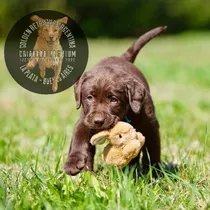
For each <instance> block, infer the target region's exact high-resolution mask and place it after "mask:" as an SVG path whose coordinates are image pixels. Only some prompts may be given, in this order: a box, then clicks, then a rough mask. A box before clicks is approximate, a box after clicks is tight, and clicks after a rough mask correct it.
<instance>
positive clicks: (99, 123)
mask: <svg viewBox="0 0 210 210" xmlns="http://www.w3.org/2000/svg"><path fill="white" fill-rule="evenodd" d="M104 120H105V119H104V118H103V117H102V116H97V117H95V118H94V124H95V125H97V126H102V125H103V124H104Z"/></svg>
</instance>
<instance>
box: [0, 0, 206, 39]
mask: <svg viewBox="0 0 210 210" xmlns="http://www.w3.org/2000/svg"><path fill="white" fill-rule="evenodd" d="M37 2H38V1H37V0H30V1H28V0H0V19H1V22H0V34H1V36H5V35H6V34H7V33H8V32H9V30H10V28H11V27H12V25H14V23H15V22H16V21H17V20H19V19H20V18H21V17H23V16H24V15H26V14H28V13H29V12H32V11H36V10H41V9H51V10H57V11H60V12H63V13H65V14H67V15H69V16H70V17H72V18H73V19H75V20H76V21H77V22H78V23H79V24H80V26H81V28H82V29H83V30H84V32H85V34H86V35H87V36H88V37H99V36H112V37H126V36H138V35H139V34H140V33H142V32H144V31H147V30H149V29H151V28H153V27H156V26H159V25H168V26H169V28H168V30H167V32H168V33H178V32H182V31H185V30H209V29H210V0H148V1H145V0H106V1H100V0H83V1H78V0H59V1H52V0H45V1H42V2H40V1H39V2H38V3H37Z"/></svg>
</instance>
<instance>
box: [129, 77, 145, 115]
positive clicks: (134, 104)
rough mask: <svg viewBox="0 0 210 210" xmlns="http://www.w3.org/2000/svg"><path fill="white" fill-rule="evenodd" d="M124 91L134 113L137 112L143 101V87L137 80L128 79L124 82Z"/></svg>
mask: <svg viewBox="0 0 210 210" xmlns="http://www.w3.org/2000/svg"><path fill="white" fill-rule="evenodd" d="M126 93H127V97H128V100H129V104H130V107H131V109H132V110H133V112H134V113H135V114H139V113H140V110H141V107H142V105H143V103H144V98H145V94H146V90H145V87H144V86H143V85H142V84H140V82H138V81H137V80H135V79H133V80H132V79H130V80H129V81H127V84H126Z"/></svg>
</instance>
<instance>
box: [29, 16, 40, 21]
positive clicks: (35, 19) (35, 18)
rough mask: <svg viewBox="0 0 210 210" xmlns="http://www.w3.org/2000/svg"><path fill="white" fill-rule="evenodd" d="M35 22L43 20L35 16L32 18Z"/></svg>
mask: <svg viewBox="0 0 210 210" xmlns="http://www.w3.org/2000/svg"><path fill="white" fill-rule="evenodd" d="M30 19H31V20H32V21H33V22H37V21H40V20H43V19H42V18H40V17H39V16H37V15H33V16H31V18H30Z"/></svg>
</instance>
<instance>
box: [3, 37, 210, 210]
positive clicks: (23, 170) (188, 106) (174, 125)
mask: <svg viewBox="0 0 210 210" xmlns="http://www.w3.org/2000/svg"><path fill="white" fill-rule="evenodd" d="M132 41H134V39H125V40H108V39H98V40H90V41H89V48H90V57H89V63H88V67H87V69H89V68H91V67H92V66H93V65H94V64H95V63H97V62H98V61H99V60H100V59H102V58H104V57H105V56H110V55H121V54H122V53H123V52H124V50H125V49H127V48H128V47H129V45H130V44H131V43H132ZM209 49H210V39H209V34H184V35H180V36H172V37H171V36H169V37H160V38H158V39H155V40H153V41H151V43H149V44H148V45H147V46H145V48H144V49H143V50H142V52H141V53H140V54H139V56H138V57H137V59H136V62H135V64H136V65H137V66H138V67H139V68H140V69H142V71H143V72H144V74H145V75H146V77H147V78H148V81H149V83H150V86H151V93H152V96H153V99H154V102H155V105H156V111H157V115H158V119H159V121H160V126H161V137H162V160H163V161H164V162H165V165H163V170H162V173H163V175H162V177H159V178H158V179H153V178H152V177H151V176H150V175H151V173H150V174H148V175H147V176H142V177H140V179H139V180H138V181H137V182H135V180H134V179H133V178H132V175H129V174H128V173H124V174H122V172H121V171H119V170H117V169H115V168H112V167H107V166H106V165H105V164H104V163H103V162H102V159H101V150H102V148H100V149H99V151H98V152H97V157H96V169H97V171H96V172H95V173H88V172H84V173H81V174H80V175H78V176H76V177H68V176H67V175H65V174H64V173H63V169H62V168H63V164H64V161H65V159H66V157H67V152H68V149H69V144H70V140H71V136H72V132H73V128H74V124H75V123H76V121H77V119H78V117H79V111H76V108H75V102H74V96H73V90H72V88H71V89H69V90H66V91H64V92H62V93H60V94H56V95H52V96H51V95H48V96H43V95H37V94H34V93H31V92H29V91H27V90H24V89H23V88H21V87H20V86H19V85H18V84H16V82H15V81H13V79H12V78H11V77H10V75H9V73H8V71H7V69H6V67H5V64H4V60H3V43H2V44H1V48H0V55H1V56H0V62H1V64H0V67H1V77H0V109H1V113H0V116H1V121H0V127H1V132H0V209H5V208H6V209H79V210H80V209H91V210H92V209H97V210H98V209H187V210H188V209H209V208H210V196H209V195H210V194H209V189H210V176H209V171H210V166H209V160H210V152H209V151H210V137H209V136H210V128H209V127H210V59H209ZM169 163H174V164H177V166H178V171H176V172H174V170H172V169H173V165H172V164H171V167H172V168H170V164H169Z"/></svg>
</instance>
